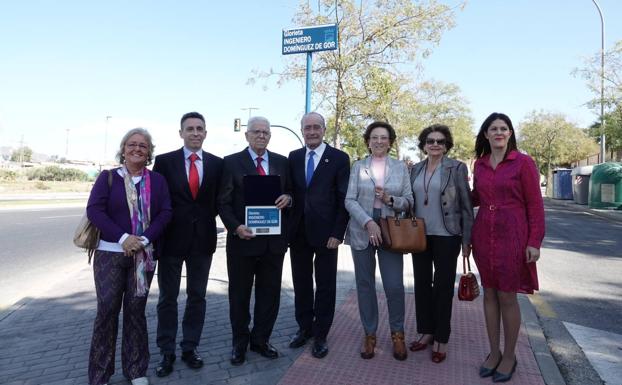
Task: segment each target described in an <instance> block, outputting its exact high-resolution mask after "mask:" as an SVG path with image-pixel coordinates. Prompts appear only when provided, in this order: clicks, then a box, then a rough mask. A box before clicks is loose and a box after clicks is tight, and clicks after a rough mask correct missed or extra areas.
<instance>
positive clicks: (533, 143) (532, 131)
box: [518, 111, 598, 175]
mask: <svg viewBox="0 0 622 385" xmlns="http://www.w3.org/2000/svg"><path fill="white" fill-rule="evenodd" d="M518 131H519V135H518V140H519V147H520V148H521V149H522V150H524V151H526V152H527V153H528V154H529V155H531V156H532V157H533V159H534V161H535V162H536V165H537V166H538V169H539V170H540V173H542V174H544V175H549V172H550V171H552V169H553V168H554V167H557V166H569V165H570V163H572V162H573V161H577V160H580V159H584V158H586V157H588V156H589V155H591V154H594V153H596V152H598V145H597V144H596V143H595V142H594V140H593V139H591V138H590V137H589V136H588V135H587V133H586V132H584V131H583V130H581V129H580V128H578V127H576V126H575V125H574V124H573V123H570V122H568V121H567V120H566V117H565V116H564V115H562V114H556V113H552V112H544V111H539V112H536V111H533V112H532V113H531V114H529V115H528V116H527V118H526V119H525V120H524V121H522V122H521V123H520V125H519V129H518Z"/></svg>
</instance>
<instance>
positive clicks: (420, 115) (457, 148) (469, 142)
mask: <svg viewBox="0 0 622 385" xmlns="http://www.w3.org/2000/svg"><path fill="white" fill-rule="evenodd" d="M416 100H417V101H418V103H414V104H413V106H415V110H414V114H413V116H411V119H412V121H413V122H416V123H415V124H416V127H415V129H414V134H415V136H410V137H409V139H410V140H411V142H415V138H416V136H418V135H419V133H420V132H421V130H423V128H425V127H426V126H429V125H431V124H434V123H441V124H445V125H447V126H449V128H450V129H451V134H452V136H453V139H454V148H453V149H452V150H451V152H450V155H451V156H453V157H455V158H457V159H461V160H468V159H471V158H472V157H473V145H474V142H475V134H474V133H473V130H472V127H473V124H474V121H473V118H472V117H471V110H470V109H469V107H468V103H467V101H466V100H465V99H464V97H463V96H462V95H461V93H460V88H459V87H458V86H457V85H455V84H451V83H443V82H435V81H427V82H423V83H422V84H420V85H419V86H418V88H417V90H416Z"/></svg>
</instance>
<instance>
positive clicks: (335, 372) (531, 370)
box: [0, 235, 542, 385]
mask: <svg viewBox="0 0 622 385" xmlns="http://www.w3.org/2000/svg"><path fill="white" fill-rule="evenodd" d="M220 238H221V241H220V245H219V248H218V250H217V252H216V253H215V254H214V260H213V263H212V270H211V272H210V281H209V283H208V295H207V315H206V322H205V326H204V329H203V336H202V340H201V345H200V346H199V348H198V350H199V353H200V354H201V356H202V357H203V359H204V361H205V366H204V367H203V368H202V369H200V370H192V369H189V368H187V367H186V365H185V364H184V363H183V362H181V361H180V360H179V359H178V360H177V362H176V363H175V370H174V372H173V373H172V374H171V375H170V376H168V377H166V378H163V379H160V378H158V377H156V376H155V373H154V370H155V367H156V366H157V363H158V361H159V359H160V357H159V352H158V349H157V346H156V344H155V330H156V303H157V297H158V287H157V280H156V279H154V283H153V285H152V290H151V293H150V296H149V301H148V304H147V319H148V329H149V342H150V351H151V360H150V368H149V371H148V376H149V377H150V381H151V383H152V384H178V385H192V384H214V385H218V384H221V385H224V384H227V385H237V384H257V385H264V384H265V385H274V384H277V383H279V381H282V383H283V384H289V383H292V384H294V383H295V384H302V383H303V382H302V379H303V378H304V380H305V382H304V383H305V384H311V383H317V384H320V383H321V384H351V383H357V384H359V383H360V384H364V383H376V384H377V383H382V384H384V383H387V384H388V383H391V382H390V381H389V380H388V379H389V378H396V379H397V378H403V379H406V382H403V381H402V382H401V383H403V384H408V383H411V384H418V383H421V384H441V383H443V384H452V383H455V384H463V383H465V382H464V381H466V380H467V379H468V381H469V383H479V382H477V380H479V378H477V377H476V370H477V364H478V363H479V362H480V361H481V359H482V358H483V356H485V353H486V352H485V351H484V350H485V349H484V348H483V347H482V343H484V344H485V342H484V341H485V338H483V334H482V333H485V332H484V329H483V323H482V322H483V321H482V320H481V317H482V314H481V303H479V302H476V303H473V304H464V303H455V305H454V316H453V321H454V323H459V324H457V325H454V333H453V335H452V341H451V344H450V349H449V355H448V359H447V361H446V362H444V363H443V364H440V365H434V364H432V363H431V362H430V361H429V360H428V359H426V358H425V356H426V353H423V352H419V353H411V354H410V355H409V358H408V360H407V361H405V362H397V361H396V360H394V359H392V358H391V355H390V337H389V334H388V331H387V333H386V336H383V335H381V334H380V331H379V341H380V342H379V348H380V351H379V354H378V357H377V358H375V359H373V360H371V361H366V362H363V360H362V359H360V357H359V355H358V349H359V345H360V338H361V333H362V332H361V326H360V320H359V318H358V310H357V307H356V296H355V295H353V292H354V291H353V290H354V273H353V267H352V260H351V256H350V253H349V248H348V247H342V248H341V250H340V257H339V266H338V268H339V273H338V274H339V276H338V294H337V295H338V303H337V306H338V308H337V315H336V319H335V326H334V328H333V329H332V331H331V334H330V335H329V348H330V353H329V355H328V357H327V358H325V359H323V360H317V359H314V358H312V357H311V356H310V354H309V352H308V350H309V348H308V347H306V348H300V349H290V348H289V347H288V346H287V345H288V343H289V339H290V337H291V336H292V335H293V334H294V333H295V331H296V330H297V325H296V321H295V318H294V304H293V303H294V301H293V288H292V287H293V286H292V284H291V270H290V267H289V256H288V255H286V256H285V266H284V269H283V285H282V286H283V289H282V294H281V308H280V311H279V316H278V319H277V322H276V325H275V329H274V332H273V335H272V339H271V342H272V344H273V345H274V346H275V347H276V348H277V349H278V350H279V352H280V354H281V357H279V358H278V359H276V360H269V359H266V358H263V357H261V356H259V355H258V354H256V353H253V352H249V353H248V354H247V362H246V363H245V364H244V365H242V366H239V367H233V366H231V365H230V363H229V355H230V352H231V331H230V326H229V310H228V302H227V274H226V260H225V253H224V247H222V246H223V243H222V240H223V239H222V235H221V236H220ZM84 258H85V261H86V256H85V257H84ZM404 273H405V281H404V282H405V283H406V285H407V292H408V293H412V284H413V282H412V265H411V263H410V256H407V257H405V259H404ZM182 285H183V280H182ZM93 286H94V285H93V278H92V271H91V267H90V266H87V265H86V263H85V267H84V268H83V269H81V270H80V271H78V272H76V273H75V275H72V276H68V277H67V279H66V281H64V282H63V283H62V284H59V285H56V286H55V287H52V288H49V290H48V291H47V292H45V293H41V295H38V296H36V298H28V299H24V300H23V301H21V303H20V304H19V305H18V306H15V307H14V311H13V312H12V313H10V314H9V315H8V316H7V315H6V313H5V314H4V315H0V341H1V342H0V384H7V385H9V384H10V385H13V384H14V385H18V384H20V385H25V384H27V385H30V384H33V385H34V384H46V385H52V384H67V385H71V384H86V383H87V373H86V371H87V361H88V352H89V345H90V337H91V332H92V327H93V319H94V317H95V308H96V299H95V293H94V287H93ZM378 288H379V291H380V292H381V291H382V289H381V282H380V279H378ZM181 293H182V294H181V295H180V302H181V303H180V306H179V308H180V309H183V306H184V303H183V301H184V299H185V298H184V297H185V295H184V290H183V289H182V291H181ZM379 297H380V298H382V295H379ZM412 297H413V296H412V294H409V295H408V302H407V303H408V308H407V311H408V318H407V322H408V323H407V330H406V334H407V340H408V341H410V340H411V339H412V338H413V337H414V334H415V330H414V309H413V304H412ZM455 302H458V301H457V300H456V301H455ZM380 309H381V320H382V323H381V329H379V330H384V329H386V328H387V327H386V306H385V305H384V303H382V304H381V306H380ZM180 313H181V312H180ZM465 317H466V318H465ZM180 319H181V316H180ZM465 322H469V325H470V323H471V322H474V324H475V325H476V326H475V327H474V328H471V326H468V327H465V326H464V325H466V324H464V323H465ZM382 328H384V329H382ZM385 337H386V338H385ZM471 345H474V346H471ZM469 352H472V353H469ZM177 355H178V357H179V355H180V352H179V351H178V352H177ZM534 362H535V361H533V354H532V353H531V346H530V345H529V341H528V340H527V338H526V333H525V327H523V328H522V332H521V338H520V345H519V367H518V369H517V374H518V376H517V377H516V379H517V380H518V381H523V382H515V383H535V384H539V383H542V381H541V376H540V377H539V373H540V372H539V370H538V366H537V365H535V364H534ZM120 368H121V365H120V343H118V344H117V364H116V371H117V372H116V373H115V374H114V375H113V377H112V378H111V381H110V384H129V382H128V381H127V380H126V379H125V378H124V377H123V375H122V374H121V373H120V372H121V370H120ZM353 372H354V373H355V374H357V375H358V377H355V376H354V375H352V376H350V375H349V373H353ZM308 373H316V377H317V376H319V375H320V374H321V376H320V377H321V379H322V381H321V382H317V381H316V382H314V380H313V378H315V377H312V376H309V375H307V374H308ZM365 373H369V376H368V377H369V380H370V381H368V382H365V381H360V378H361V375H362V374H365ZM387 373H393V377H387V376H385V374H387ZM473 373H475V377H473ZM372 374H373V375H372ZM378 375H382V377H380V378H381V379H382V381H381V382H378V381H376V380H374V381H373V382H371V380H372V379H374V378H377V377H376V376H378ZM440 375H446V376H445V377H439V376H440ZM301 376H303V377H301ZM320 377H318V378H320ZM355 378H356V379H357V380H356V381H354V379H355ZM364 378H365V376H363V379H364ZM441 378H443V379H444V378H453V379H454V380H455V381H454V382H445V380H443V381H442V382H438V381H437V380H439V379H441ZM472 378H473V379H475V380H474V381H471V379H472ZM525 378H527V379H532V378H536V379H537V381H536V380H534V381H535V382H524V379H525ZM384 380H387V382H385V381H384ZM486 383H487V382H486Z"/></svg>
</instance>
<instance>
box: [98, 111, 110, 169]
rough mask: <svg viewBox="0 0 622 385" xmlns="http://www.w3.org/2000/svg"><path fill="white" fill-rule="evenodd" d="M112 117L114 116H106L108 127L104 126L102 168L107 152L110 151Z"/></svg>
mask: <svg viewBox="0 0 622 385" xmlns="http://www.w3.org/2000/svg"><path fill="white" fill-rule="evenodd" d="M110 118H112V116H109V115H108V116H106V128H104V156H103V158H102V162H101V163H100V167H99V168H100V169H101V165H102V164H103V163H104V162H105V161H106V153H107V152H108V121H109V120H110Z"/></svg>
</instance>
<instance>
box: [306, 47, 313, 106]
mask: <svg viewBox="0 0 622 385" xmlns="http://www.w3.org/2000/svg"><path fill="white" fill-rule="evenodd" d="M312 62H313V53H312V52H307V95H306V97H305V114H308V113H309V112H311V68H312V67H313V66H312Z"/></svg>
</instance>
